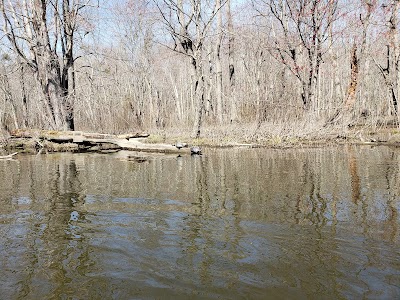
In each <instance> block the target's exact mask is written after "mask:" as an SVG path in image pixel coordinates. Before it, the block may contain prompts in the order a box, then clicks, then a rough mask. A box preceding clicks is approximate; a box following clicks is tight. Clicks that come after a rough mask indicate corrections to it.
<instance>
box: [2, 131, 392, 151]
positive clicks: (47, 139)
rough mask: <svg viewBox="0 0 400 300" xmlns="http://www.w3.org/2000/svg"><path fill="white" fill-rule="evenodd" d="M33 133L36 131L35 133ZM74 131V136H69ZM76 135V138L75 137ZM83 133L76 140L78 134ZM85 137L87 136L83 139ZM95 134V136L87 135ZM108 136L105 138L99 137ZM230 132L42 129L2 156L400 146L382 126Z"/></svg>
mask: <svg viewBox="0 0 400 300" xmlns="http://www.w3.org/2000/svg"><path fill="white" fill-rule="evenodd" d="M32 132H33V134H32ZM68 134H70V136H68ZM72 135H73V136H74V139H72V138H71V136H72ZM77 135H78V136H79V138H78V139H76V136H77ZM82 136H85V138H82ZM86 136H89V137H93V136H94V137H95V139H93V138H92V139H90V138H86ZM99 136H104V138H103V137H102V138H99ZM236 138H237V140H234V138H233V137H229V136H227V135H222V134H220V135H216V134H214V135H213V136H210V135H209V136H208V137H207V136H204V137H202V138H199V139H193V138H191V137H190V136H189V134H182V133H181V132H180V133H179V134H174V133H173V132H167V131H162V132H156V133H153V134H145V133H134V134H129V133H128V134H123V135H110V134H94V133H90V134H89V133H82V132H72V133H71V132H61V131H60V132H56V131H44V130H43V131H42V130H40V131H39V130H25V131H18V132H17V133H14V134H13V135H11V136H10V137H9V138H7V139H4V140H3V142H2V143H0V149H2V152H4V153H2V155H6V154H9V153H11V152H15V151H19V152H23V153H38V152H45V153H51V152H82V153H84V152H100V153H111V152H117V151H120V150H128V151H136V152H148V153H165V154H190V151H189V149H188V148H185V149H177V148H175V146H174V145H175V143H176V142H178V141H179V142H184V143H187V144H188V145H190V146H201V147H208V148H220V149H223V148H266V149H269V148H270V149H296V148H320V147H326V146H335V145H369V146H390V147H400V130H399V129H394V128H381V129H379V130H375V131H372V130H369V131H367V130H365V129H364V130H349V131H347V132H337V133H333V132H330V133H329V134H328V133H325V134H324V133H321V132H319V133H318V134H314V135H309V136H301V137H299V136H295V135H286V136H267V137H264V138H263V139H255V138H254V139H250V138H243V136H242V137H240V136H237V137H236Z"/></svg>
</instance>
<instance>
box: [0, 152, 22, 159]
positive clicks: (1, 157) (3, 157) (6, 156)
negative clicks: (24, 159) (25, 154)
mask: <svg viewBox="0 0 400 300" xmlns="http://www.w3.org/2000/svg"><path fill="white" fill-rule="evenodd" d="M17 154H18V152H15V153H11V154H9V155H3V156H0V159H10V158H12V157H13V156H14V155H17Z"/></svg>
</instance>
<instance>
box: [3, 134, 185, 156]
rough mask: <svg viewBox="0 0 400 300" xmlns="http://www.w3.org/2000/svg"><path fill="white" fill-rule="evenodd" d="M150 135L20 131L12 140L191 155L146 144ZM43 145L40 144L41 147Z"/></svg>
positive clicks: (162, 146) (179, 150)
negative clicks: (27, 139)
mask: <svg viewBox="0 0 400 300" xmlns="http://www.w3.org/2000/svg"><path fill="white" fill-rule="evenodd" d="M148 136H149V134H148V133H143V132H135V133H128V134H123V135H112V134H101V133H87V132H82V131H45V130H41V131H39V130H36V131H33V130H20V131H16V132H12V133H11V138H14V139H17V138H29V139H34V140H36V141H39V140H41V141H49V142H53V143H57V144H64V143H72V144H75V145H78V146H79V147H81V149H85V147H86V149H88V150H90V151H95V150H96V149H99V148H101V147H102V146H104V145H114V146H113V147H112V148H113V149H122V150H131V151H141V152H155V153H171V154H190V149H189V148H182V149H178V148H177V147H176V146H173V145H168V144H148V143H144V142H143V140H145V138H146V137H148ZM40 144H41V143H39V145H40Z"/></svg>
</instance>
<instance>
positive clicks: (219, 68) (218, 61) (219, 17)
mask: <svg viewBox="0 0 400 300" xmlns="http://www.w3.org/2000/svg"><path fill="white" fill-rule="evenodd" d="M216 7H218V8H220V7H221V0H217V1H216ZM217 14H218V15H217V34H218V37H217V43H216V57H215V69H216V70H215V71H216V89H215V93H216V98H217V119H218V123H219V124H222V123H223V122H224V111H223V104H222V63H221V45H222V10H221V9H219V10H218V12H217Z"/></svg>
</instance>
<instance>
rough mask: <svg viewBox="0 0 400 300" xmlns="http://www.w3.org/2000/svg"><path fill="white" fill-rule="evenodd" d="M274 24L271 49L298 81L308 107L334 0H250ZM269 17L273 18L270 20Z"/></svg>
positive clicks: (315, 85)
mask: <svg viewBox="0 0 400 300" xmlns="http://www.w3.org/2000/svg"><path fill="white" fill-rule="evenodd" d="M253 3H254V6H255V8H256V10H257V11H258V14H259V16H261V17H264V18H267V19H268V21H269V23H270V24H271V25H269V26H272V28H273V31H272V37H271V38H272V44H271V45H270V47H269V48H268V50H269V51H270V53H271V54H272V55H273V56H274V57H275V58H276V59H277V60H279V61H280V62H282V63H283V64H284V65H286V66H287V67H288V69H289V70H290V71H291V72H292V73H293V74H294V76H296V78H297V79H298V80H299V81H300V83H301V87H302V93H301V98H302V103H303V106H304V109H306V110H308V109H310V108H311V104H313V102H314V100H315V99H314V98H315V97H316V88H317V81H318V76H319V72H320V67H321V64H322V56H323V54H324V49H323V44H324V42H325V41H326V40H327V38H328V36H329V28H330V26H331V23H332V22H334V21H335V15H336V11H337V0H323V1H319V0H305V1H298V0H253ZM271 20H272V21H271Z"/></svg>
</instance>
